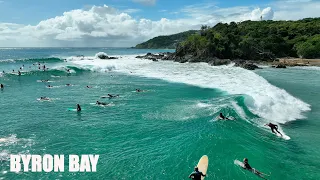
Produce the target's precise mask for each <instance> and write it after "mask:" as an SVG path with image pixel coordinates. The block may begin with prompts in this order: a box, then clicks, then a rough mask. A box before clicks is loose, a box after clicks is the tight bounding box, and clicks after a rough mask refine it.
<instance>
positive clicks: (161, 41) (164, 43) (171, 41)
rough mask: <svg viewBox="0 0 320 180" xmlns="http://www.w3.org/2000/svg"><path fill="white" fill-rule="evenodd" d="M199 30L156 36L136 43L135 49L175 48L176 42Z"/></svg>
mask: <svg viewBox="0 0 320 180" xmlns="http://www.w3.org/2000/svg"><path fill="white" fill-rule="evenodd" d="M198 32H199V31H197V30H190V31H186V32H182V33H178V34H173V35H169V36H158V37H155V38H153V39H150V40H148V41H146V42H144V43H141V44H138V45H136V47H134V48H136V49H175V48H176V46H177V44H179V43H180V42H182V41H185V40H186V39H187V38H188V37H189V36H190V35H194V34H197V33H198Z"/></svg>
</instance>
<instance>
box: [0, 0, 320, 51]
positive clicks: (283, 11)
mask: <svg viewBox="0 0 320 180" xmlns="http://www.w3.org/2000/svg"><path fill="white" fill-rule="evenodd" d="M290 1H292V0H290ZM319 5H320V2H313V1H308V2H306V1H303V3H302V1H301V0H300V1H295V2H290V3H289V2H288V1H277V2H276V3H274V4H269V6H270V7H267V8H258V7H230V8H219V7H217V6H215V4H208V5H206V6H205V5H203V4H202V5H197V6H186V7H184V8H182V9H181V10H180V11H177V13H179V16H180V17H181V18H180V19H167V18H162V19H160V20H158V21H153V20H150V19H146V18H142V19H137V18H134V17H132V16H131V15H129V14H128V13H134V12H137V11H138V10H136V9H127V10H123V11H119V10H117V9H115V8H112V7H109V6H106V5H104V6H92V7H91V8H88V9H86V10H84V9H76V10H71V11H67V12H64V13H63V14H62V15H61V16H57V17H54V18H51V19H46V20H43V21H41V22H39V23H38V24H37V25H35V26H31V25H21V24H12V23H0V46H7V47H8V46H24V47H25V46H126V47H128V46H133V45H135V44H136V43H140V42H142V41H145V40H147V39H150V38H152V37H155V36H158V35H169V34H174V33H178V32H182V31H186V30H190V29H199V28H200V26H201V25H209V26H214V25H215V24H217V23H219V22H231V21H243V20H259V19H260V17H261V16H262V17H263V19H265V20H267V19H282V20H286V19H301V18H304V17H309V16H312V15H316V14H317V13H318V12H317V9H320V7H319ZM298 6H299V10H300V11H302V12H300V11H298V10H297V8H298ZM183 15H184V16H183Z"/></svg>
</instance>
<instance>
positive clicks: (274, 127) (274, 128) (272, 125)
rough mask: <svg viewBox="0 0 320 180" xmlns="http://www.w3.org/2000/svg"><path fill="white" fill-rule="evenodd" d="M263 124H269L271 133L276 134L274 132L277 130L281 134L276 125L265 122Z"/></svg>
mask: <svg viewBox="0 0 320 180" xmlns="http://www.w3.org/2000/svg"><path fill="white" fill-rule="evenodd" d="M265 126H269V127H270V128H271V131H272V133H274V134H277V133H276V132H275V131H277V132H278V133H279V134H280V135H281V136H282V134H281V133H280V132H279V131H278V125H276V124H272V123H268V124H265Z"/></svg>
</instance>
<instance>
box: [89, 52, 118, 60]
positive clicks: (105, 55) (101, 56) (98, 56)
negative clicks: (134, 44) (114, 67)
mask: <svg viewBox="0 0 320 180" xmlns="http://www.w3.org/2000/svg"><path fill="white" fill-rule="evenodd" d="M83 57H84V56H83ZM95 57H96V58H98V59H118V58H117V57H109V56H108V55H107V54H106V53H104V52H99V53H97V54H96V56H95Z"/></svg>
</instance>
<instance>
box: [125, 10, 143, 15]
mask: <svg viewBox="0 0 320 180" xmlns="http://www.w3.org/2000/svg"><path fill="white" fill-rule="evenodd" d="M140 11H141V9H125V10H123V12H124V13H128V14H133V13H137V12H140Z"/></svg>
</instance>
